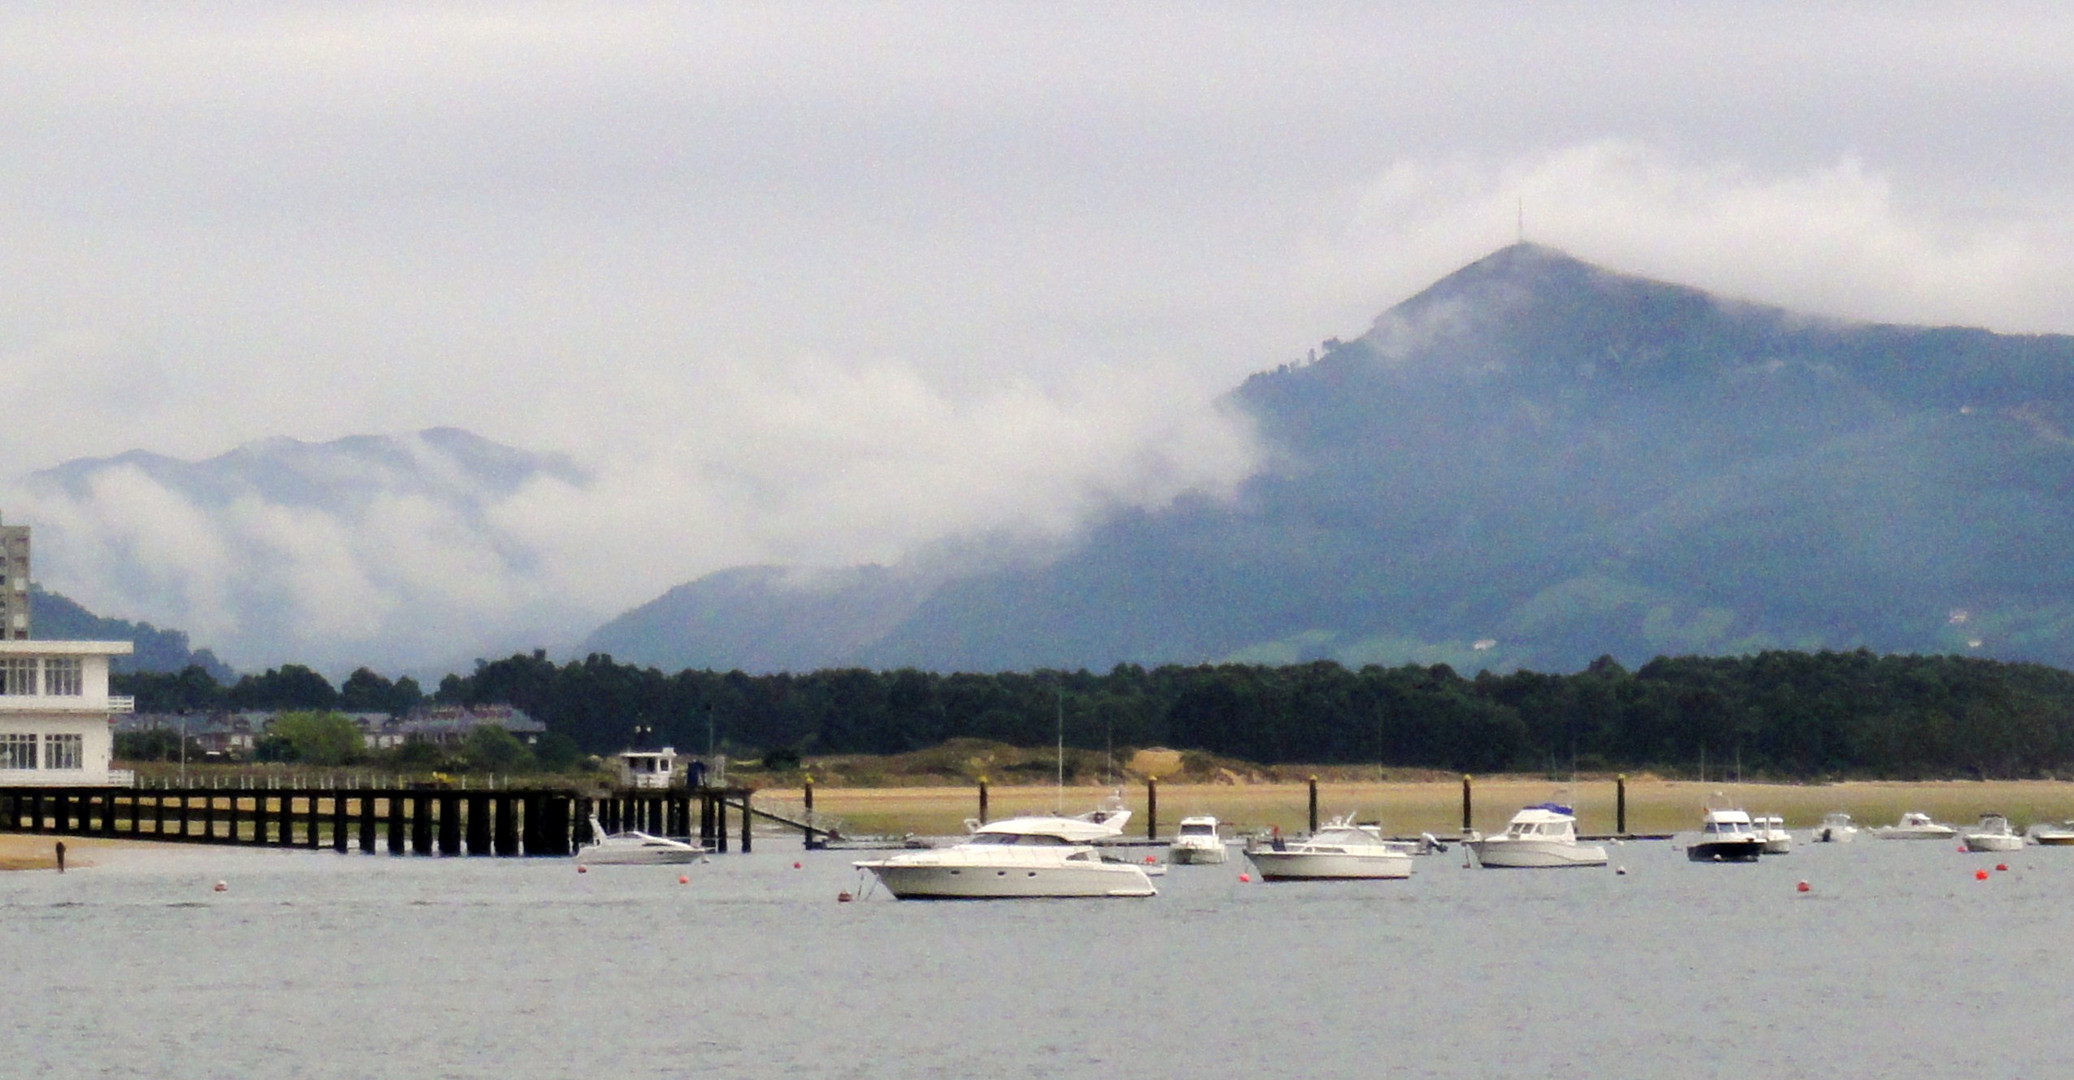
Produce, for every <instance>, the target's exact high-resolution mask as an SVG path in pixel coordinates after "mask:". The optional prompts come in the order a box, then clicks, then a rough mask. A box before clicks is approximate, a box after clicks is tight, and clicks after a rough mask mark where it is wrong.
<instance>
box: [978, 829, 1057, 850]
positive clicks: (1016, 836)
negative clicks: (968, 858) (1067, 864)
mask: <svg viewBox="0 0 2074 1080" xmlns="http://www.w3.org/2000/svg"><path fill="white" fill-rule="evenodd" d="M966 843H968V844H992V845H998V846H1002V847H1007V846H1010V845H1016V844H1020V845H1022V846H1024V847H1036V846H1039V845H1051V846H1055V847H1063V846H1066V845H1067V844H1068V843H1069V841H1068V840H1066V838H1065V837H1062V836H1047V835H1045V834H1044V833H990V832H983V833H975V834H974V835H973V837H972V839H970V840H967V841H966Z"/></svg>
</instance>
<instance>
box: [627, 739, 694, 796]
mask: <svg viewBox="0 0 2074 1080" xmlns="http://www.w3.org/2000/svg"><path fill="white" fill-rule="evenodd" d="M678 760H679V758H678V756H677V751H676V750H675V749H674V748H672V747H668V746H665V747H663V748H662V749H660V750H622V751H620V752H619V763H618V764H619V782H620V783H621V784H622V785H624V786H626V787H630V788H666V787H669V786H670V781H671V780H672V778H674V777H675V776H676V775H677V762H678Z"/></svg>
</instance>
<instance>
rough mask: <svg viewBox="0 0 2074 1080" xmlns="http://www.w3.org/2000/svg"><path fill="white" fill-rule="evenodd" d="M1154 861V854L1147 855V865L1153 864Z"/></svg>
mask: <svg viewBox="0 0 2074 1080" xmlns="http://www.w3.org/2000/svg"><path fill="white" fill-rule="evenodd" d="M1152 861H1153V860H1152V856H1150V855H1147V856H1145V865H1147V866H1151V865H1152Z"/></svg>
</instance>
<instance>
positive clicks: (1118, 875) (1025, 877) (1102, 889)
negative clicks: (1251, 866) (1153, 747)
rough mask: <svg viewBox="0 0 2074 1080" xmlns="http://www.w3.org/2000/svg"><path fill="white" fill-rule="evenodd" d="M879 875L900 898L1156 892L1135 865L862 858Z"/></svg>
mask: <svg viewBox="0 0 2074 1080" xmlns="http://www.w3.org/2000/svg"><path fill="white" fill-rule="evenodd" d="M857 865H858V866H860V867H862V868H864V869H867V870H870V871H871V872H872V873H873V874H876V875H878V879H879V882H880V883H881V884H883V885H884V886H885V887H886V891H887V892H889V893H892V894H893V895H894V897H896V898H897V899H901V900H1026V899H1041V898H1046V897H1053V898H1083V899H1093V898H1108V897H1144V896H1155V895H1157V894H1158V890H1156V889H1154V888H1153V887H1152V880H1151V879H1150V878H1147V877H1146V876H1145V872H1144V871H1143V870H1140V869H1139V868H1137V867H1135V866H1130V865H1120V864H1116V863H1094V864H1091V865H1085V866H944V865H914V864H901V863H898V862H895V861H893V860H887V861H885V862H878V863H858V864H857Z"/></svg>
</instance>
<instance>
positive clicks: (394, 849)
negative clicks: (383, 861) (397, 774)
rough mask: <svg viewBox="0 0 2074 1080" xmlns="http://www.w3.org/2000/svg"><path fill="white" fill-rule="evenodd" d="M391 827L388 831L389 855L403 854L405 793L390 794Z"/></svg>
mask: <svg viewBox="0 0 2074 1080" xmlns="http://www.w3.org/2000/svg"><path fill="white" fill-rule="evenodd" d="M388 809H389V827H388V829H387V830H386V832H387V840H388V845H389V854H391V855H401V854H403V793H402V792H400V791H391V792H389V807H388Z"/></svg>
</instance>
